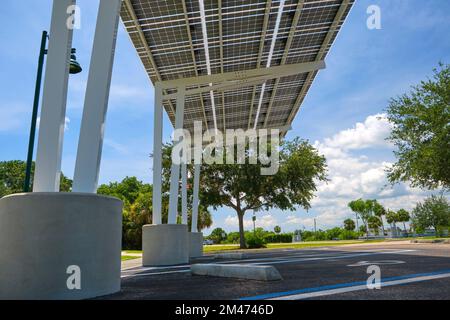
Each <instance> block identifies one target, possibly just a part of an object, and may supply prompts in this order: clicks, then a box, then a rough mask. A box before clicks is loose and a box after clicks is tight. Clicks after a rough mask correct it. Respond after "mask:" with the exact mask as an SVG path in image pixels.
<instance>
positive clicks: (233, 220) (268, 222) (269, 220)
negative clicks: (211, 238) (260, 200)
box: [225, 214, 277, 230]
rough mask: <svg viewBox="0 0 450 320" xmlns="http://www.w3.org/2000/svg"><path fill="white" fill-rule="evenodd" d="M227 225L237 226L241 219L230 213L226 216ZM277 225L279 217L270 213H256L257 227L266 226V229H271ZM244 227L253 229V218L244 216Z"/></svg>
mask: <svg viewBox="0 0 450 320" xmlns="http://www.w3.org/2000/svg"><path fill="white" fill-rule="evenodd" d="M225 225H226V226H228V227H233V228H236V227H237V226H238V225H239V220H238V217H237V216H232V215H228V216H227V217H226V218H225ZM276 225H277V219H276V218H275V217H274V216H273V215H270V214H266V215H256V227H257V228H259V227H261V228H264V229H266V230H271V229H273V228H274V227H275V226H276ZM244 229H253V221H252V219H251V218H250V219H245V218H244Z"/></svg>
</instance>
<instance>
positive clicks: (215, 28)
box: [121, 0, 354, 130]
mask: <svg viewBox="0 0 450 320" xmlns="http://www.w3.org/2000/svg"><path fill="white" fill-rule="evenodd" d="M204 3H205V15H206V26H207V35H208V39H207V40H208V46H209V50H208V51H209V56H210V65H211V72H212V73H213V74H216V73H224V72H230V71H238V70H248V69H255V68H265V67H266V64H267V59H268V56H269V51H270V45H271V40H272V36H273V33H274V29H275V25H276V17H277V13H278V9H279V5H280V2H279V1H275V0H274V1H261V0H245V1H244V0H204ZM353 3H354V0H305V1H303V0H286V2H285V5H284V7H283V14H282V16H281V21H280V24H279V31H278V34H277V38H276V42H275V47H274V51H273V56H272V60H271V66H277V65H280V64H293V63H302V62H312V61H319V60H323V59H324V58H325V57H326V55H327V53H328V51H329V49H330V47H331V45H332V44H333V42H334V39H335V38H336V35H337V34H338V32H339V30H340V28H341V26H342V24H343V22H344V21H345V18H346V16H347V14H348V12H349V11H350V9H351V6H352V5H353ZM121 17H122V21H123V23H124V25H125V28H126V30H127V31H128V33H129V35H130V37H131V40H132V42H133V44H134V46H135V47H136V50H137V52H138V54H139V56H140V58H141V60H142V62H143V64H144V67H145V69H146V71H147V72H148V74H149V76H150V78H151V80H152V82H153V83H155V82H157V81H161V80H172V79H178V78H181V77H183V78H186V77H195V76H198V75H206V74H207V65H206V56H205V50H204V43H203V42H204V38H203V34H202V25H201V15H200V7H199V2H198V0H124V2H123V5H122V10H121ZM316 74H317V72H310V73H304V74H299V75H296V76H289V77H281V78H277V79H273V80H269V81H267V83H266V89H265V90H264V94H263V100H262V104H261V109H260V114H259V117H258V123H257V128H263V127H267V128H273V127H282V126H286V125H290V124H291V122H292V120H293V119H294V117H295V115H296V113H297V111H298V108H299V107H300V105H301V103H302V101H303V99H304V97H305V95H306V93H307V92H308V89H309V87H310V85H311V83H312V81H313V80H314V78H315V76H316ZM261 87H262V85H256V86H255V85H250V86H246V87H242V88H240V89H233V90H229V91H225V92H214V100H215V109H216V119H217V127H218V129H220V130H224V129H237V128H242V129H247V128H252V127H253V126H254V121H255V118H256V113H257V109H258V104H259V97H260V94H261ZM164 108H165V110H166V112H167V113H168V115H169V118H170V120H171V121H172V123H174V122H175V113H174V112H175V110H176V103H175V101H167V102H165V103H164ZM193 121H202V122H203V124H204V125H206V126H207V128H209V129H213V128H214V118H213V110H212V103H211V97H210V94H209V93H204V94H197V95H191V96H188V97H187V98H186V104H185V118H184V127H185V128H186V129H189V130H193Z"/></svg>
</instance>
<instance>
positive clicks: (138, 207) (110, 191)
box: [97, 177, 212, 249]
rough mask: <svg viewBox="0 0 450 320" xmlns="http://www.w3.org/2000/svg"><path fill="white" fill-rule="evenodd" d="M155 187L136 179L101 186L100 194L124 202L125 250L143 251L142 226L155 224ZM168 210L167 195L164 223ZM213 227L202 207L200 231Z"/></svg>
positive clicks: (164, 198) (199, 219)
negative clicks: (153, 199) (153, 204)
mask: <svg viewBox="0 0 450 320" xmlns="http://www.w3.org/2000/svg"><path fill="white" fill-rule="evenodd" d="M152 189H153V187H152V185H150V184H146V183H143V182H142V181H139V180H138V179H137V178H136V177H126V178H124V179H123V180H122V181H120V182H111V183H109V184H103V185H101V186H100V187H99V188H98V190H97V193H98V194H104V195H109V196H114V197H117V198H119V199H121V200H122V201H123V203H124V208H123V223H122V228H123V230H122V235H123V238H122V245H123V248H124V249H141V246H142V226H143V225H145V224H150V223H151V222H152V213H153V210H152V198H153V193H152ZM168 207H169V197H168V194H164V195H163V198H162V221H163V223H167V215H168ZM191 216H192V210H191V208H190V209H189V210H188V226H189V228H190V225H191ZM211 225H212V218H211V214H210V213H209V211H208V210H207V209H206V208H205V207H204V206H202V205H200V206H199V212H198V224H197V226H198V230H199V231H201V230H203V229H204V228H207V227H210V226H211ZM189 230H190V229H189Z"/></svg>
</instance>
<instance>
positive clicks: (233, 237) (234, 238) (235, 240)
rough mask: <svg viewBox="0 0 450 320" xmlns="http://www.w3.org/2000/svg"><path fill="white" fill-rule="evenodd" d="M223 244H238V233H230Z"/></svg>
mask: <svg viewBox="0 0 450 320" xmlns="http://www.w3.org/2000/svg"><path fill="white" fill-rule="evenodd" d="M224 243H228V244H232V243H239V232H230V233H229V234H227V239H226V240H225V241H224Z"/></svg>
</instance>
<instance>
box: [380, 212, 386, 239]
mask: <svg viewBox="0 0 450 320" xmlns="http://www.w3.org/2000/svg"><path fill="white" fill-rule="evenodd" d="M380 220H381V230H382V231H383V237H384V235H385V233H384V222H383V216H381V217H380Z"/></svg>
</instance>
